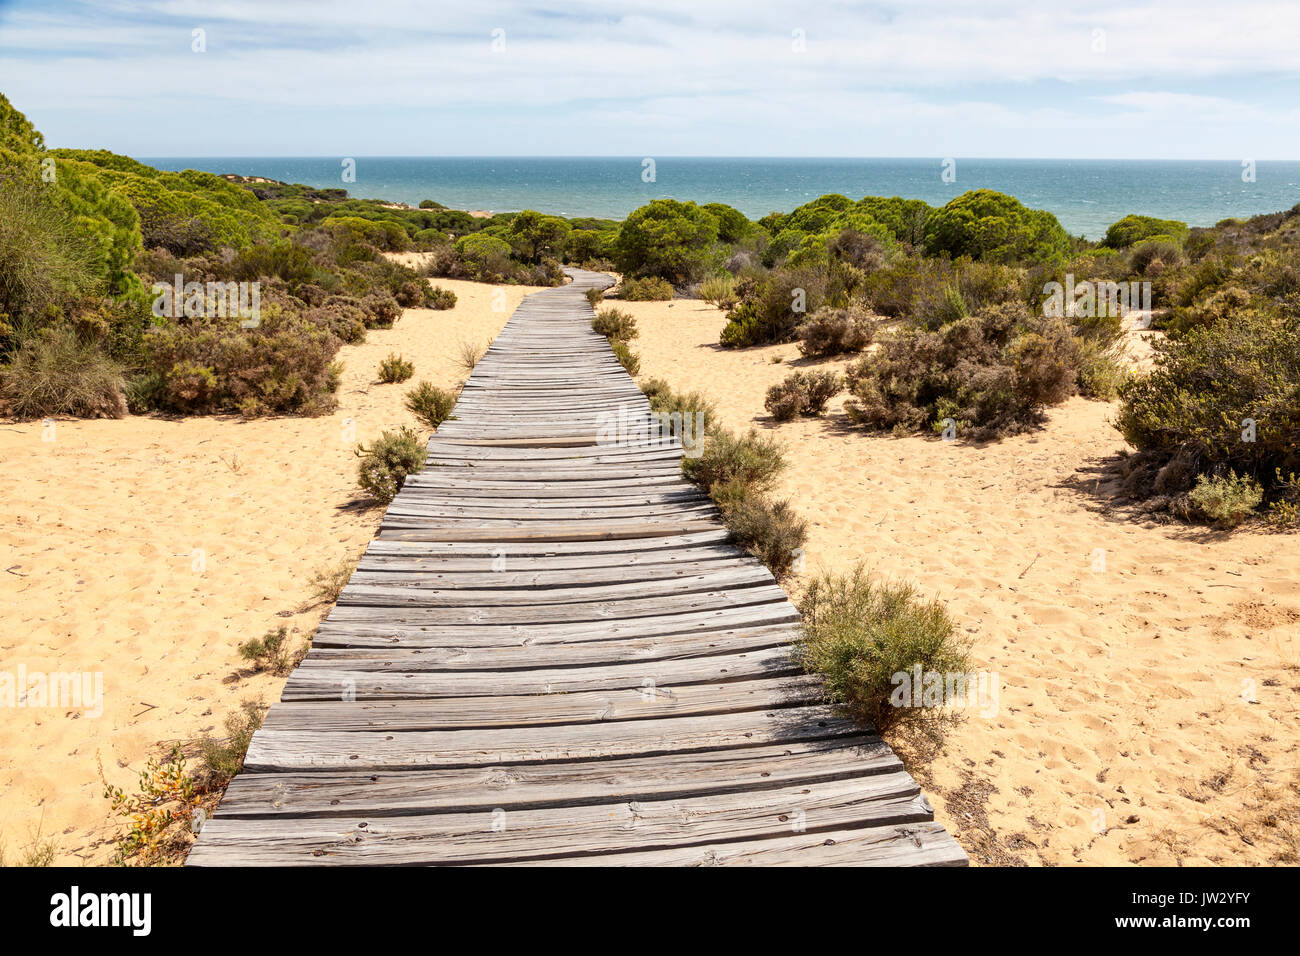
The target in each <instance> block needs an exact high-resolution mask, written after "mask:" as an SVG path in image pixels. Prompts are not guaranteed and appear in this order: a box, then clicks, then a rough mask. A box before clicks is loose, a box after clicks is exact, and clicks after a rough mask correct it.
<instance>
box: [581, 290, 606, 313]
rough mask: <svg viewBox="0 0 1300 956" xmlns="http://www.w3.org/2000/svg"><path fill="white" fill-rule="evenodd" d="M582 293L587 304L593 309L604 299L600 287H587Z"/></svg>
mask: <svg viewBox="0 0 1300 956" xmlns="http://www.w3.org/2000/svg"><path fill="white" fill-rule="evenodd" d="M583 295H585V296H586V297H587V304H588V305H589V306H591V307H592V308H593V309H594V308H596V306H598V305H600V304H601V303H602V302H604V301H605V293H604V291H603V290H601V289H588V290H587V291H586V292H584V293H583Z"/></svg>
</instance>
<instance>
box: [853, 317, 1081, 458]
mask: <svg viewBox="0 0 1300 956" xmlns="http://www.w3.org/2000/svg"><path fill="white" fill-rule="evenodd" d="M1078 369H1079V345H1078V341H1077V340H1076V339H1075V337H1074V336H1073V335H1072V334H1071V330H1070V328H1069V326H1067V325H1066V324H1065V322H1064V321H1063V320H1061V319H1053V318H1047V317H1045V316H1038V315H1033V314H1032V313H1030V312H1029V310H1028V309H1027V308H1026V307H1024V306H1022V305H1019V304H1002V305H995V306H988V307H985V308H983V309H981V310H980V311H979V312H977V313H976V314H975V315H972V316H968V317H966V318H962V319H958V320H956V321H954V322H949V323H947V324H946V325H944V326H942V327H941V328H940V329H939V330H938V331H934V332H929V331H925V330H923V329H917V328H911V327H909V328H904V329H900V330H898V331H896V332H892V333H890V334H888V335H886V336H885V337H884V338H883V339H882V341H881V349H880V351H879V352H876V353H873V354H870V355H867V356H864V357H863V358H862V359H860V360H859V361H858V362H857V363H855V364H854V365H853V366H851V367H850V368H849V372H848V387H849V391H850V393H851V394H852V397H851V398H850V399H849V400H848V401H846V402H845V403H844V410H845V412H846V413H847V414H848V416H849V418H850V420H852V421H853V422H855V423H856V424H859V425H863V426H865V427H867V428H873V429H893V430H895V432H907V431H918V430H922V429H933V430H934V431H936V432H938V431H942V430H944V428H945V427H947V424H946V423H948V422H951V424H952V425H953V426H955V429H956V432H957V434H958V435H961V436H963V437H969V438H973V439H975V440H984V439H989V438H998V437H1002V436H1004V435H1009V434H1014V433H1016V432H1019V431H1024V430H1026V429H1028V428H1030V427H1032V426H1033V425H1036V424H1038V423H1039V422H1041V421H1042V417H1043V415H1042V412H1043V409H1044V408H1046V407H1047V406H1049V405H1055V404H1057V403H1059V402H1061V401H1064V400H1065V399H1066V398H1067V397H1069V396H1070V395H1072V394H1074V393H1075V391H1076V389H1077V381H1078Z"/></svg>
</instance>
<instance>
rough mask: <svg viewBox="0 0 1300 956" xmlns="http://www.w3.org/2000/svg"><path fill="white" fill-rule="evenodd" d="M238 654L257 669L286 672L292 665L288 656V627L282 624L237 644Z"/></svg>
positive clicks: (271, 672) (279, 672)
mask: <svg viewBox="0 0 1300 956" xmlns="http://www.w3.org/2000/svg"><path fill="white" fill-rule="evenodd" d="M239 656H240V657H242V658H243V659H244V660H246V661H248V662H249V663H251V664H252V665H253V667H254V668H256V669H257V670H259V671H266V672H267V673H270V674H287V673H288V672H289V671H290V670H291V669H292V667H293V664H292V662H291V660H290V657H289V629H288V628H287V627H285V626H284V625H281V626H280V627H278V628H276V629H275V630H273V631H267V632H266V633H265V634H263V635H262V636H261V637H254V638H252V639H250V640H247V641H245V642H244V643H242V644H240V645H239Z"/></svg>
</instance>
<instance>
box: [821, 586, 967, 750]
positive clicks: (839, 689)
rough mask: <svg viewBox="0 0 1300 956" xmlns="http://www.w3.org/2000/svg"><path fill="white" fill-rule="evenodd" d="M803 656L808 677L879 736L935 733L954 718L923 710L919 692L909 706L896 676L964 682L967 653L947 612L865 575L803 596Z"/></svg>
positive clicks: (907, 590) (909, 591) (940, 711)
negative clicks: (819, 680)
mask: <svg viewBox="0 0 1300 956" xmlns="http://www.w3.org/2000/svg"><path fill="white" fill-rule="evenodd" d="M799 609H800V610H801V611H802V612H803V639H802V641H801V643H800V645H799V648H798V653H799V657H800V659H801V661H802V663H803V665H804V667H805V668H806V669H807V670H808V671H809V672H810V673H816V674H821V675H823V676H824V677H825V679H826V689H827V693H828V696H829V697H830V698H831V699H832V700H833V701H835V702H836V703H838V704H840V705H842V706H843V707H844V709H845V710H846V711H848V713H849V714H850V715H852V716H853V717H856V718H858V719H859V720H864V721H867V722H869V723H870V724H872V725H873V726H874V727H875V728H876V729H877V731H880V732H888V731H890V730H902V731H906V730H913V729H916V728H918V727H921V726H924V727H926V728H927V729H929V730H930V731H934V730H936V729H938V728H939V726H941V724H942V723H943V722H944V721H947V720H950V719H951V718H952V716H953V715H952V713H951V712H950V711H946V710H945V709H943V708H942V707H939V706H924V703H925V702H924V700H923V699H921V697H922V695H921V688H915V694H914V695H912V696H911V699H909V700H900V699H898V697H897V696H896V694H895V692H896V690H897V689H898V688H899V686H900V683H899V680H898V679H897V678H896V676H895V675H905V676H907V677H909V678H910V676H911V675H912V674H914V673H915V672H916V670H917V669H918V668H919V669H920V671H921V673H923V674H938V675H942V676H943V678H947V677H948V676H949V675H959V674H960V675H965V674H966V673H967V672H968V671H969V666H970V665H969V660H968V652H967V649H966V647H965V646H964V644H963V643H962V642H961V640H960V639H959V638H958V636H957V628H956V626H955V625H954V623H953V621H952V619H951V618H950V617H949V616H948V612H947V611H946V610H945V609H944V607H943V605H941V604H939V603H938V602H937V601H926V600H922V599H921V598H919V597H918V596H917V593H916V590H915V588H913V587H912V586H911V585H908V584H896V583H890V582H886V581H879V580H873V579H872V578H871V577H870V576H869V575H867V573H866V572H865V571H864V570H863V569H862V568H861V567H858V568H855V569H854V570H853V571H852V572H851V573H849V574H846V575H825V576H822V577H818V578H816V579H814V580H813V581H812V582H811V583H810V584H809V586H808V588H807V590H806V591H805V592H804V597H803V600H802V601H801V602H800V607H799Z"/></svg>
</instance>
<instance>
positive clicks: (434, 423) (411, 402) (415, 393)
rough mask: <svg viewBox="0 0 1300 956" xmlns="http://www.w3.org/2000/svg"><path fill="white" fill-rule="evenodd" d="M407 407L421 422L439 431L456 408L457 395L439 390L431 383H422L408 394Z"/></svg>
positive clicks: (447, 390) (446, 390)
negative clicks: (440, 426) (439, 427)
mask: <svg viewBox="0 0 1300 956" xmlns="http://www.w3.org/2000/svg"><path fill="white" fill-rule="evenodd" d="M406 407H407V409H408V410H409V411H410V412H411V414H413V415H414V416H415V417H416V418H418V419H419V420H420V421H421V422H423V423H424V424H425V425H427V426H429V428H431V429H433V430H434V431H437V430H438V426H439V425H441V424H442V423H443V422H445V421H446V420H447V419H448V417H450V415H451V410H452V409H453V408H455V407H456V393H455V392H453V391H451V390H450V389H445V388H438V387H437V386H436V385H434V384H433V383H431V382H421V383H420V384H418V385H416V386H415V388H413V389H411V390H410V391H409V392H407V393H406Z"/></svg>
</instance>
